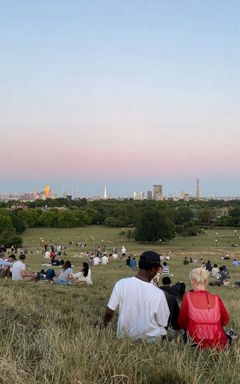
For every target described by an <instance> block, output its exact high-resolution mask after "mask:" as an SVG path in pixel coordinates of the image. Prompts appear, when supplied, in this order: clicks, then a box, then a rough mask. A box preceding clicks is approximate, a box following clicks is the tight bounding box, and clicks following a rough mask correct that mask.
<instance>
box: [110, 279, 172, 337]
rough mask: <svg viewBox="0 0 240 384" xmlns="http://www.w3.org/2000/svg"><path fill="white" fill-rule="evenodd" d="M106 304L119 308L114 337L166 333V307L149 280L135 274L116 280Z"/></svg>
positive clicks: (163, 297) (152, 335)
mask: <svg viewBox="0 0 240 384" xmlns="http://www.w3.org/2000/svg"><path fill="white" fill-rule="evenodd" d="M108 307H109V308H110V309H112V310H113V311H115V310H116V309H117V308H118V307H119V317H118V325H117V334H118V336H130V337H132V338H134V339H138V338H145V337H146V338H148V339H154V338H160V337H161V336H163V335H166V333H167V331H166V330H165V328H164V327H166V326H167V324H168V318H169V314H170V312H169V308H168V304H167V300H166V297H165V294H164V292H163V291H161V289H159V288H157V287H155V286H154V285H152V284H151V283H147V282H145V281H142V280H140V279H138V278H136V277H129V278H126V279H121V280H119V281H118V282H117V283H116V284H115V286H114V288H113V291H112V294H111V297H110V299H109V302H108Z"/></svg>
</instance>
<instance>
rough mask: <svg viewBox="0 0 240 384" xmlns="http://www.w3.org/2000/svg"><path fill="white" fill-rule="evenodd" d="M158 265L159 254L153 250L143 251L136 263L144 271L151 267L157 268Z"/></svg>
mask: <svg viewBox="0 0 240 384" xmlns="http://www.w3.org/2000/svg"><path fill="white" fill-rule="evenodd" d="M160 265H161V264H160V256H159V255H158V253H157V252H154V251H146V252H143V253H142V254H141V256H140V259H139V263H138V266H139V268H140V269H144V270H145V271H150V270H151V269H153V268H159V267H160Z"/></svg>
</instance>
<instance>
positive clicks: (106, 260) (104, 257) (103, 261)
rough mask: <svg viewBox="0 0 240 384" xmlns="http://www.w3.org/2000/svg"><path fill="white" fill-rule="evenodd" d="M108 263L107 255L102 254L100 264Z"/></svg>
mask: <svg viewBox="0 0 240 384" xmlns="http://www.w3.org/2000/svg"><path fill="white" fill-rule="evenodd" d="M108 263H109V260H108V257H107V256H106V255H104V256H103V257H102V265H107V264H108Z"/></svg>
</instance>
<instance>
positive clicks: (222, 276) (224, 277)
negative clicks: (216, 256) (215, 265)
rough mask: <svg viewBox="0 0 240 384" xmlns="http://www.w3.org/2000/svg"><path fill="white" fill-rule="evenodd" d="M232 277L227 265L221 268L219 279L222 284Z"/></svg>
mask: <svg viewBox="0 0 240 384" xmlns="http://www.w3.org/2000/svg"><path fill="white" fill-rule="evenodd" d="M229 278H230V276H229V273H228V270H227V268H226V267H225V265H223V266H222V267H220V268H219V272H218V276H217V279H218V281H219V282H220V283H221V284H224V282H225V281H227V280H228V279H229Z"/></svg>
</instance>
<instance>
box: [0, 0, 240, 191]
mask: <svg viewBox="0 0 240 384" xmlns="http://www.w3.org/2000/svg"><path fill="white" fill-rule="evenodd" d="M0 3H1V12H0V137H1V151H0V193H7V192H27V191H41V190H42V189H43V186H44V185H45V184H50V186H51V187H52V190H53V192H56V193H57V194H62V193H64V192H68V193H71V194H73V195H74V196H82V197H83V196H91V195H103V192H104V186H105V185H106V186H107V190H108V193H109V194H111V195H112V196H116V197H117V196H126V197H127V196H132V194H133V191H143V192H144V191H147V190H151V189H152V185H153V184H161V185H163V194H165V195H179V194H180V193H181V192H183V191H184V192H189V193H191V194H195V191H196V178H199V179H200V193H201V195H202V196H214V195H215V196H216V195H217V196H228V195H230V196H240V178H239V165H240V129H239V122H240V109H239V106H240V71H239V68H240V23H239V19H240V2H239V1H238V0H229V1H226V0H181V1H179V0H170V1H166V0H121V1H114V0H101V1H100V0H89V1H86V0H68V1H65V0H41V1H39V0H22V1H19V0H9V1H8V2H5V1H1V0H0Z"/></svg>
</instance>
